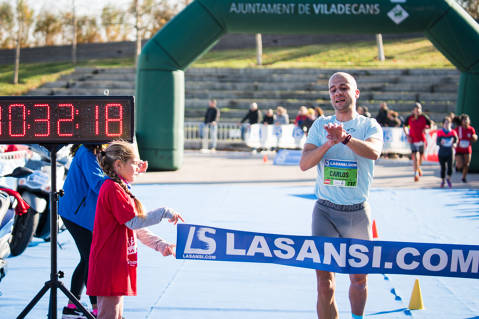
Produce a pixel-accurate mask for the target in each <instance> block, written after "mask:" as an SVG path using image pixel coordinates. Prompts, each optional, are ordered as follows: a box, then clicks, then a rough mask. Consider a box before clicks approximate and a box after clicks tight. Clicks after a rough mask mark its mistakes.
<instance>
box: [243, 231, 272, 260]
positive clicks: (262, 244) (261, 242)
mask: <svg viewBox="0 0 479 319" xmlns="http://www.w3.org/2000/svg"><path fill="white" fill-rule="evenodd" d="M256 253H261V254H263V255H264V256H265V257H273V255H272V254H271V250H269V246H268V243H267V242H266V239H264V237H263V236H254V238H253V241H252V242H251V245H250V246H249V249H248V252H247V253H246V255H248V256H254V255H255V254H256Z"/></svg>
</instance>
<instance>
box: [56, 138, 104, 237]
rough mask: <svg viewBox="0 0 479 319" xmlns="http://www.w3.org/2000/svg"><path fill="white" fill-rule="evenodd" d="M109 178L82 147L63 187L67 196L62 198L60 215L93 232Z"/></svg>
mask: <svg viewBox="0 0 479 319" xmlns="http://www.w3.org/2000/svg"><path fill="white" fill-rule="evenodd" d="M107 178H108V177H107V176H105V174H104V173H103V170H102V169H101V167H100V165H99V164H98V162H97V160H96V157H95V155H94V154H93V153H92V152H91V151H89V150H88V149H87V148H86V147H84V146H83V145H82V146H80V148H79V149H78V150H77V152H76V154H75V157H74V158H73V161H72V164H71V166H70V170H69V171H68V175H67V179H66V180H65V184H64V185H63V190H64V191H65V195H64V196H63V197H60V201H59V206H58V214H59V215H60V216H62V218H66V219H68V220H69V221H71V222H73V223H75V224H77V225H79V226H81V227H83V228H86V229H89V230H91V231H93V222H94V220H95V209H96V202H97V199H98V193H99V192H100V187H101V185H102V184H103V182H104V181H105V180H106V179H107Z"/></svg>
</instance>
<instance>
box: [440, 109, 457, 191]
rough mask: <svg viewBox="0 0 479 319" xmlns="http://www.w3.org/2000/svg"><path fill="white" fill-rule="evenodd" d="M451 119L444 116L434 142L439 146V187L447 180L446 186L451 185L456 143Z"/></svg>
mask: <svg viewBox="0 0 479 319" xmlns="http://www.w3.org/2000/svg"><path fill="white" fill-rule="evenodd" d="M451 124H452V119H451V118H450V117H449V116H446V117H445V118H444V121H443V123H442V130H439V131H437V137H436V143H437V145H438V146H439V152H438V154H437V157H438V158H439V164H440V165H441V179H442V181H441V188H443V187H444V184H445V183H446V181H447V186H448V187H449V188H451V187H452V183H451V175H452V154H453V147H454V146H455V145H456V143H457V135H456V132H455V131H454V130H452V127H451ZM446 166H447V179H446Z"/></svg>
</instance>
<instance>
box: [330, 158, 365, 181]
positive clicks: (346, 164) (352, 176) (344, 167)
mask: <svg viewBox="0 0 479 319" xmlns="http://www.w3.org/2000/svg"><path fill="white" fill-rule="evenodd" d="M323 174H324V175H323V183H324V185H327V186H336V187H356V186H357V184H358V163H357V162H356V161H343V160H325V161H324V164H323Z"/></svg>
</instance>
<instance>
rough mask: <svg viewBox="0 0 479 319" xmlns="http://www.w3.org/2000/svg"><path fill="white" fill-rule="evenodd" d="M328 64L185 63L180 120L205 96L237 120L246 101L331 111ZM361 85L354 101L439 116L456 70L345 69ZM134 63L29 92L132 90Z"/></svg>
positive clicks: (198, 109) (199, 110)
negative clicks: (252, 66)
mask: <svg viewBox="0 0 479 319" xmlns="http://www.w3.org/2000/svg"><path fill="white" fill-rule="evenodd" d="M335 71H336V70H332V69H211V68H202V69H189V70H187V71H186V72H185V82H186V83H185V95H186V96H185V98H186V100H185V103H186V105H185V120H187V121H194V120H201V119H202V117H203V115H204V111H205V109H206V107H207V105H208V99H210V98H214V99H216V100H217V101H218V106H219V107H220V109H221V114H222V115H221V119H222V121H225V122H226V121H229V122H237V121H239V120H240V119H241V118H242V117H243V116H244V114H245V113H246V111H247V109H248V106H249V104H250V103H251V102H256V103H258V105H259V107H260V109H262V110H264V109H267V108H276V106H278V105H282V106H284V107H285V108H287V110H288V113H289V114H290V118H291V119H293V118H294V117H295V116H296V113H297V110H298V108H299V107H300V106H302V105H306V106H308V107H312V106H321V107H322V108H323V109H324V110H325V111H326V114H331V113H332V109H331V107H330V106H329V94H328V78H329V76H330V75H331V74H332V73H333V72H335ZM344 71H346V72H349V73H351V74H353V75H354V76H355V77H356V79H357V81H358V86H359V88H360V90H361V96H360V99H359V105H363V106H367V107H368V109H369V112H370V113H371V114H372V115H376V114H377V111H378V109H379V104H380V103H381V102H387V103H388V105H389V107H390V108H391V109H393V110H396V111H398V112H399V113H400V114H401V115H403V116H406V115H407V114H408V113H409V112H410V111H411V109H412V106H413V104H414V102H415V101H420V102H422V103H423V104H424V111H425V112H427V113H428V114H429V115H430V116H431V118H432V119H433V120H436V121H439V120H441V119H442V118H443V117H444V115H445V114H446V113H448V112H451V111H455V104H456V95H457V86H458V82H459V76H460V74H459V72H458V71H456V70H447V69H432V70H430V69H414V70H400V69H393V70H376V69H370V70H353V69H351V70H344ZM135 80H136V74H135V69H134V68H113V69H95V68H77V69H76V70H75V72H73V73H72V74H69V75H65V76H63V77H61V78H60V79H59V80H58V81H56V82H51V83H47V84H45V85H43V86H42V87H40V88H38V89H36V90H32V91H31V92H29V95H103V94H104V91H105V90H106V89H108V90H109V94H110V95H134V94H135Z"/></svg>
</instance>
